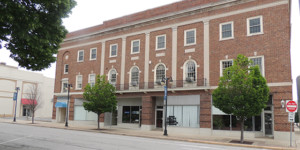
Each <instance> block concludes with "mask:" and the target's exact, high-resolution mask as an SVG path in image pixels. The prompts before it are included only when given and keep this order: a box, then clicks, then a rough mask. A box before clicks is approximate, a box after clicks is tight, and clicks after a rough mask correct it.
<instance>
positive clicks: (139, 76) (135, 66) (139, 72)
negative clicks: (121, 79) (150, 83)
mask: <svg viewBox="0 0 300 150" xmlns="http://www.w3.org/2000/svg"><path fill="white" fill-rule="evenodd" d="M134 67H137V68H138V70H139V78H138V84H137V85H139V84H140V79H141V77H140V73H141V70H140V68H139V67H138V66H132V67H131V68H130V72H129V74H130V76H129V85H130V86H132V85H131V84H132V83H131V75H132V74H131V73H132V69H133V68H134Z"/></svg>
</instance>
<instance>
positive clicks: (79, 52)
mask: <svg viewBox="0 0 300 150" xmlns="http://www.w3.org/2000/svg"><path fill="white" fill-rule="evenodd" d="M83 59H84V50H80V51H78V57H77V62H83Z"/></svg>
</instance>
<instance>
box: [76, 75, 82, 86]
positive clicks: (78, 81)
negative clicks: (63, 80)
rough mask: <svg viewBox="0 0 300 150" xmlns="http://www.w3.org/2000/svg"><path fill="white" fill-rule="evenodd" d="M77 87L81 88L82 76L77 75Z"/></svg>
mask: <svg viewBox="0 0 300 150" xmlns="http://www.w3.org/2000/svg"><path fill="white" fill-rule="evenodd" d="M77 88H78V89H81V88H82V76H77Z"/></svg>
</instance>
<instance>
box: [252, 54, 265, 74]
mask: <svg viewBox="0 0 300 150" xmlns="http://www.w3.org/2000/svg"><path fill="white" fill-rule="evenodd" d="M249 59H250V60H251V61H252V63H251V65H252V66H256V65H257V66H258V68H259V71H260V73H261V75H262V76H264V67H263V57H250V58H249Z"/></svg>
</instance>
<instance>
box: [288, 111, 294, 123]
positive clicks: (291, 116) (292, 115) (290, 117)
mask: <svg viewBox="0 0 300 150" xmlns="http://www.w3.org/2000/svg"><path fill="white" fill-rule="evenodd" d="M289 122H295V113H294V112H289Z"/></svg>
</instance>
